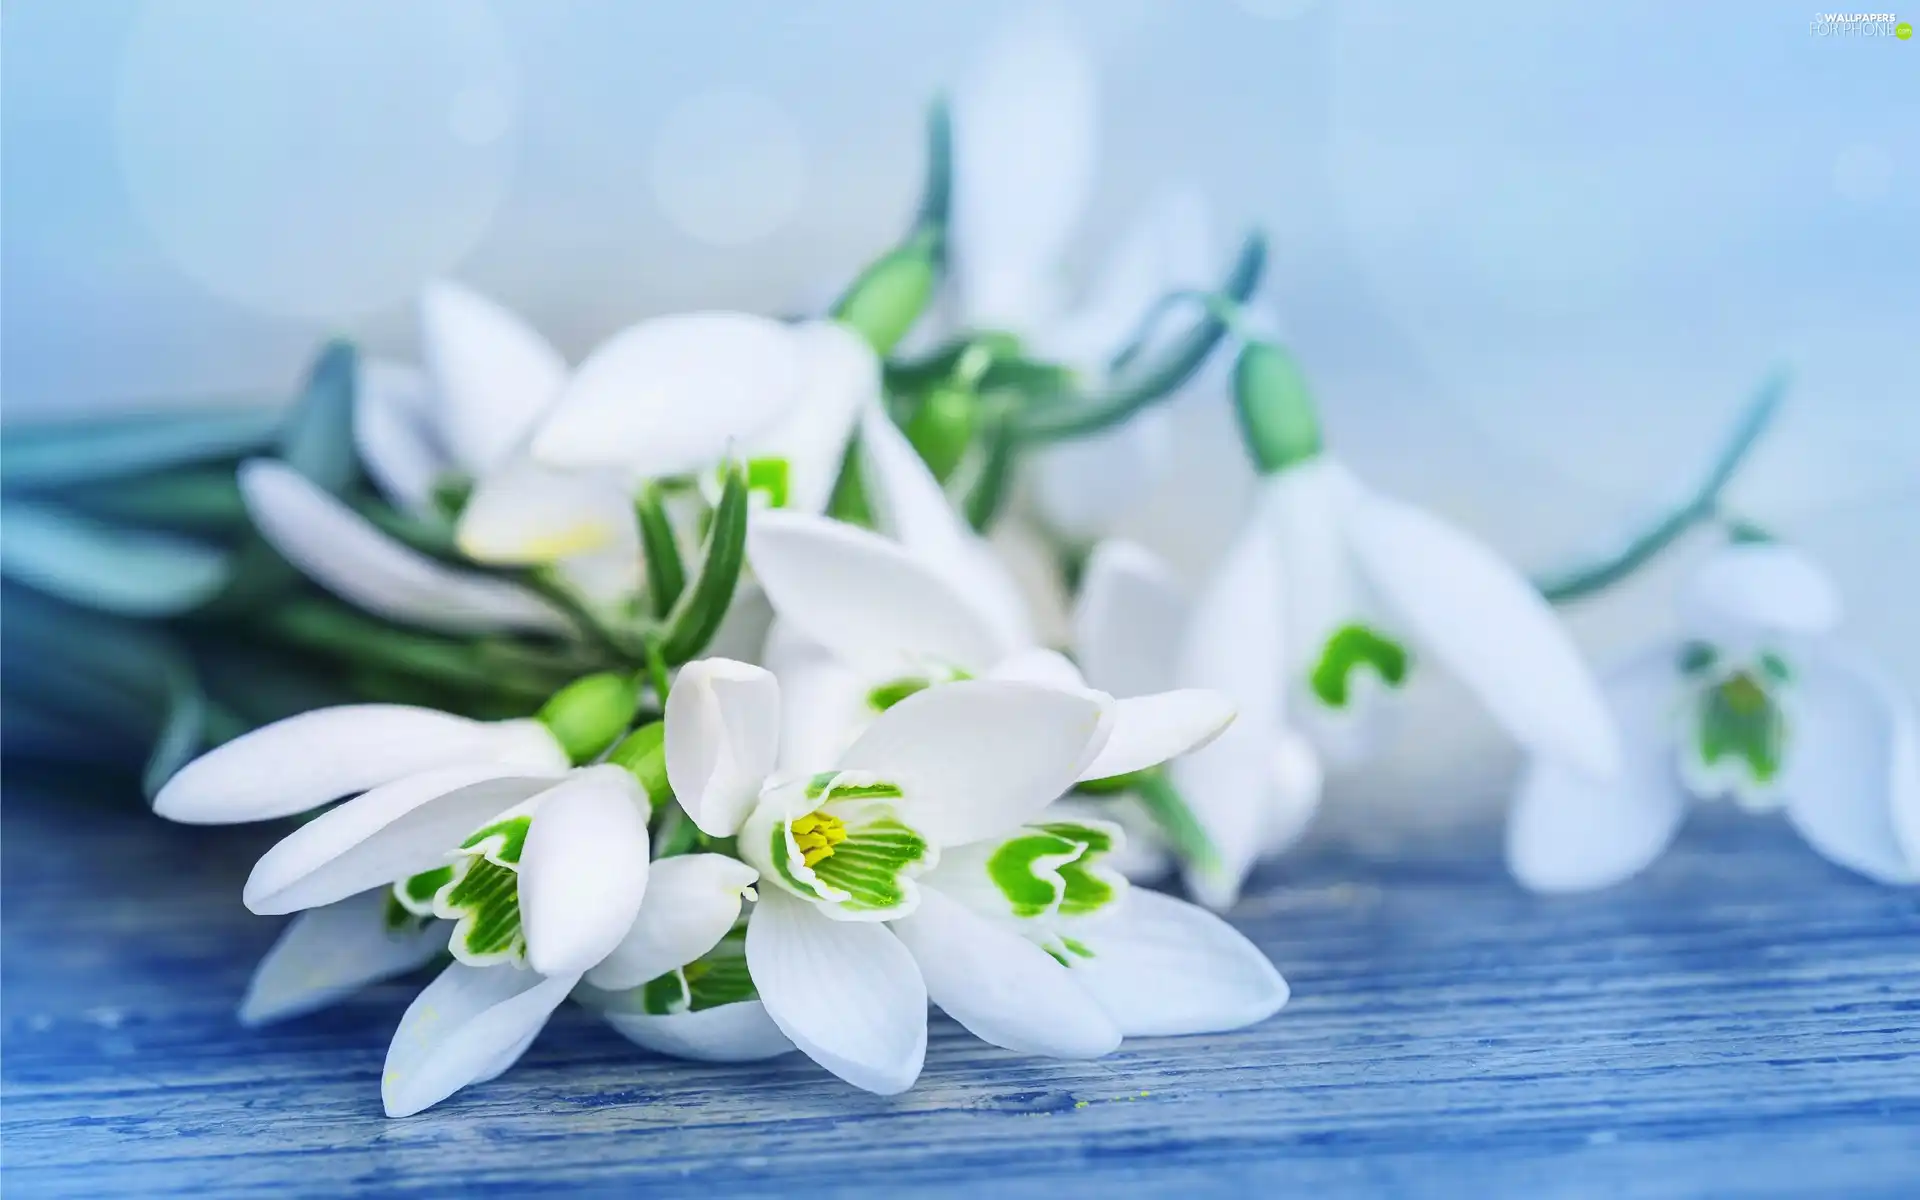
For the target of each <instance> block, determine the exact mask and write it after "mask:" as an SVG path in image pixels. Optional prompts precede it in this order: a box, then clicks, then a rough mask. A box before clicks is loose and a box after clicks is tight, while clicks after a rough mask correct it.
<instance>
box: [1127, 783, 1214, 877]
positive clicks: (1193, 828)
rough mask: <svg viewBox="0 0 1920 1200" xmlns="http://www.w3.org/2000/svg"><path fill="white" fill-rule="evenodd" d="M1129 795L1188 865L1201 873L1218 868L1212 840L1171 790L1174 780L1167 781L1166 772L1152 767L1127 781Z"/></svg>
mask: <svg viewBox="0 0 1920 1200" xmlns="http://www.w3.org/2000/svg"><path fill="white" fill-rule="evenodd" d="M1128 779H1129V782H1130V783H1131V784H1132V788H1131V790H1132V792H1133V794H1134V795H1136V796H1138V797H1139V798H1140V804H1141V807H1143V808H1145V809H1146V810H1147V813H1148V815H1149V816H1151V817H1152V818H1153V820H1154V824H1156V825H1158V826H1159V827H1160V832H1162V833H1164V834H1165V835H1166V837H1167V840H1168V841H1170V842H1172V843H1173V847H1174V849H1175V850H1176V851H1178V852H1179V854H1180V857H1181V858H1183V859H1185V860H1186V861H1187V863H1188V864H1190V865H1192V866H1195V867H1199V868H1201V869H1203V870H1210V869H1213V868H1214V867H1216V866H1218V865H1219V862H1220V855H1219V853H1218V852H1217V851H1216V850H1215V849H1214V847H1213V839H1211V838H1209V837H1208V836H1207V831H1206V830H1205V829H1203V828H1201V826H1200V820H1199V818H1198V817H1195V816H1194V815H1193V810H1192V809H1191V808H1189V807H1187V801H1186V798H1185V797H1183V796H1182V795H1181V794H1180V789H1179V788H1176V787H1174V786H1173V780H1171V779H1169V778H1168V777H1167V773H1166V771H1165V770H1163V769H1161V768H1159V767H1153V768H1150V769H1148V770H1145V771H1140V772H1137V773H1136V774H1134V775H1132V776H1129V777H1128Z"/></svg>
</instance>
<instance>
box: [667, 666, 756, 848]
mask: <svg viewBox="0 0 1920 1200" xmlns="http://www.w3.org/2000/svg"><path fill="white" fill-rule="evenodd" d="M666 723H667V731H666V758H667V782H668V783H670V784H672V785H673V794H674V796H675V797H676V798H678V799H679V801H680V807H681V808H683V809H685V810H686V813H687V816H689V817H691V818H692V819H693V823H694V824H695V825H696V826H698V827H699V829H700V831H701V832H702V833H705V834H707V835H708V836H710V837H731V836H732V835H733V834H735V833H737V832H739V829H740V823H741V822H742V821H744V820H746V819H747V814H748V813H749V812H751V811H752V810H753V806H754V803H755V801H756V800H757V799H758V798H759V796H760V788H761V785H762V784H764V783H765V782H766V780H767V777H768V776H769V775H771V774H773V770H774V767H775V765H776V764H777V763H778V761H779V754H780V684H779V681H778V680H777V679H775V677H774V675H773V673H772V672H771V671H768V670H766V669H765V668H762V667H756V666H753V665H751V664H749V663H743V662H735V661H733V660H732V659H728V658H703V659H700V660H698V661H697V662H691V663H688V664H687V665H686V666H684V667H682V668H681V669H680V674H679V677H678V678H677V679H676V680H675V681H674V685H673V690H672V691H671V692H669V693H668V695H667V711H666Z"/></svg>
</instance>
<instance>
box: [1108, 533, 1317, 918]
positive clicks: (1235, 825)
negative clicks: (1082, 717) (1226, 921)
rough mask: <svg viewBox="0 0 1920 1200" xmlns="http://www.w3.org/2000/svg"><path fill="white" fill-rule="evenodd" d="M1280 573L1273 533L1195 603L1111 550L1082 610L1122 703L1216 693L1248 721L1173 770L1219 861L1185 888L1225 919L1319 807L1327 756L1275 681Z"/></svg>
mask: <svg viewBox="0 0 1920 1200" xmlns="http://www.w3.org/2000/svg"><path fill="white" fill-rule="evenodd" d="M1276 565H1277V557H1276V553H1275V547H1274V546H1273V544H1272V539H1271V538H1269V537H1268V536H1267V534H1266V532H1265V531H1264V530H1259V529H1256V530H1254V531H1252V532H1249V533H1243V534H1242V535H1241V543H1240V544H1238V545H1236V546H1235V547H1234V548H1233V551H1232V552H1231V553H1230V554H1229V555H1228V556H1227V557H1226V559H1225V560H1224V561H1223V564H1222V566H1221V568H1220V569H1219V570H1218V571H1217V572H1216V573H1215V574H1214V576H1213V577H1212V578H1211V579H1210V580H1209V581H1208V583H1207V585H1206V586H1205V588H1204V589H1203V591H1202V593H1201V595H1200V596H1199V597H1198V598H1197V599H1195V598H1193V597H1189V596H1188V595H1187V593H1186V591H1185V590H1184V589H1183V588H1182V587H1181V586H1180V584H1179V582H1178V581H1177V580H1176V579H1175V578H1174V576H1173V574H1172V572H1171V570H1170V569H1169V568H1168V567H1167V566H1166V565H1165V564H1164V563H1162V562H1161V561H1160V560H1159V559H1158V558H1156V557H1154V555H1153V554H1152V553H1151V552H1149V551H1148V550H1146V549H1145V548H1143V547H1141V546H1139V545H1136V544H1134V543H1132V542H1127V541H1121V540H1117V539H1109V540H1107V541H1104V542H1101V543H1100V544H1099V545H1098V546H1096V547H1095V548H1094V551H1093V553H1092V554H1091V555H1090V556H1089V557H1088V560H1087V565H1086V569H1085V571H1084V573H1083V575H1082V578H1081V584H1080V592H1079V595H1078V597H1077V598H1076V603H1075V606H1074V614H1073V621H1074V643H1075V645H1076V647H1078V650H1079V657H1080V665H1081V667H1082V669H1084V670H1085V672H1086V676H1087V682H1088V683H1089V684H1091V685H1093V686H1094V687H1097V688H1100V689H1102V690H1103V691H1106V692H1110V693H1112V694H1113V695H1116V696H1140V695H1149V694H1152V693H1155V692H1159V691H1162V690H1164V689H1167V688H1176V687H1188V688H1207V689H1214V690H1217V691H1219V692H1220V693H1221V694H1223V695H1225V696H1227V697H1228V698H1229V699H1230V700H1232V702H1233V703H1234V705H1235V707H1236V709H1237V710H1238V714H1239V715H1238V716H1237V717H1236V718H1235V720H1234V723H1233V725H1232V726H1231V727H1229V728H1228V729H1227V730H1226V731H1225V732H1224V733H1222V734H1221V735H1220V736H1219V737H1217V738H1215V739H1214V740H1213V741H1212V742H1211V743H1209V744H1208V745H1206V746H1204V747H1201V748H1200V749H1197V750H1195V751H1193V752H1192V753H1190V754H1187V755H1185V756H1183V757H1181V758H1179V759H1176V760H1174V761H1173V762H1172V763H1170V764H1169V765H1168V768H1167V770H1168V776H1169V778H1170V780H1171V782H1172V783H1173V786H1174V787H1175V788H1176V789H1177V790H1178V794H1179V796H1180V798H1181V799H1182V800H1183V801H1184V802H1185V803H1186V805H1187V807H1188V808H1189V809H1190V810H1191V811H1192V812H1193V813H1194V815H1195V817H1196V818H1197V819H1198V820H1199V822H1200V824H1201V826H1202V828H1203V829H1204V830H1205V832H1206V833H1207V837H1208V841H1209V842H1210V843H1211V848H1212V851H1213V854H1212V856H1211V858H1210V859H1208V860H1205V861H1189V862H1187V863H1185V864H1184V866H1185V874H1186V883H1187V888H1188V890H1189V891H1191V892H1192V893H1193V894H1194V895H1195V896H1197V897H1199V898H1200V899H1201V900H1202V901H1203V902H1205V903H1207V904H1209V905H1211V906H1213V907H1216V908H1225V907H1227V906H1228V905H1231V904H1232V903H1233V901H1234V900H1235V899H1236V898H1237V897H1238V895H1239V890H1240V884H1241V882H1242V881H1243V880H1244V879H1245V878H1246V875H1247V872H1248V871H1249V870H1250V869H1251V868H1252V866H1253V864H1254V863H1255V862H1256V861H1258V860H1259V859H1261V858H1264V857H1267V856H1269V855H1272V854H1277V853H1279V852H1280V851H1282V850H1285V849H1286V848H1287V847H1288V846H1290V845H1292V844H1293V842H1294V840H1295V839H1296V838H1298V837H1299V835H1300V833H1301V831H1302V830H1303V829H1304V828H1305V827H1306V824H1307V822H1308V821H1309V820H1310V819H1311V818H1312V816H1313V813H1314V811H1315V809H1316V808H1317V807H1318V806H1319V802H1320V788H1321V767H1320V759H1319V756H1318V755H1317V754H1316V753H1315V752H1314V749H1313V747H1312V745H1311V744H1309V743H1308V742H1307V740H1306V739H1305V738H1304V737H1303V736H1302V735H1301V734H1299V733H1298V732H1297V731H1295V730H1293V729H1292V728H1291V727H1290V726H1288V725H1287V723H1286V721H1285V711H1284V703H1283V700H1284V697H1283V695H1282V689H1281V687H1280V684H1279V677H1278V673H1277V672H1276V671H1275V670H1274V669H1273V664H1274V663H1275V662H1276V661H1278V658H1279V647H1280V639H1279V635H1278V622H1276V621H1275V620H1274V614H1275V612H1276V611H1277V597H1278V594H1279V592H1278V586H1277V581H1278V573H1277V570H1276ZM1147 782H1148V785H1149V786H1151V785H1152V781H1147ZM1155 865H1157V864H1155V863H1154V862H1153V861H1152V860H1151V859H1148V860H1146V861H1145V862H1143V863H1142V866H1143V869H1146V870H1149V871H1150V870H1152V869H1153V868H1154V866H1155Z"/></svg>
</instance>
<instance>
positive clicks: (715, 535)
mask: <svg viewBox="0 0 1920 1200" xmlns="http://www.w3.org/2000/svg"><path fill="white" fill-rule="evenodd" d="M748 508H749V504H748V497H747V472H746V469H745V468H744V467H743V466H741V465H740V464H739V463H733V464H731V465H729V466H728V468H727V475H726V484H725V486H724V487H723V488H722V490H721V492H720V503H719V504H717V505H716V506H714V510H713V523H712V525H711V526H710V527H709V528H708V530H707V544H706V553H705V555H704V557H703V558H702V560H701V563H700V574H699V575H698V576H697V577H696V578H695V579H694V581H693V583H692V585H691V586H690V587H688V588H687V590H686V592H685V593H684V594H682V595H681V597H680V600H679V603H677V604H675V605H674V606H673V611H672V612H671V613H669V614H668V615H667V619H666V632H665V634H664V636H663V637H662V638H661V641H660V652H661V654H662V655H664V656H665V657H666V660H667V662H668V663H669V664H672V665H676V666H677V665H678V664H680V663H683V662H687V661H689V660H691V659H692V658H694V657H696V656H697V655H698V654H699V653H700V652H701V651H702V650H704V649H706V647H707V643H708V642H710V641H712V640H713V635H714V632H715V631H716V630H718V629H719V628H720V622H721V621H722V620H723V619H724V618H725V617H726V615H727V608H728V606H729V605H731V604H732V603H733V592H734V588H735V587H736V586H738V584H739V582H740V568H741V567H742V566H744V565H745V564H746V557H747V510H748Z"/></svg>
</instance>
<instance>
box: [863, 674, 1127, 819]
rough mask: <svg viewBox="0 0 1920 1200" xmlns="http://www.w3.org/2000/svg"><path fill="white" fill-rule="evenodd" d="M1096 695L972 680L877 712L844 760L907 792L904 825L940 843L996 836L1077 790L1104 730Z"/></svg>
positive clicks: (931, 690) (929, 690)
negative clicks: (1088, 753) (1076, 783)
mask: <svg viewBox="0 0 1920 1200" xmlns="http://www.w3.org/2000/svg"><path fill="white" fill-rule="evenodd" d="M1101 707H1102V706H1101V703H1100V701H1099V700H1097V699H1095V698H1092V697H1090V696H1086V695H1081V694H1076V693H1073V692H1065V691H1061V690H1059V689H1058V688H1051V687H1043V686H1038V685H1035V684H1029V683H1014V682H1006V681H1001V680H989V679H972V680H963V681H961V682H959V683H947V684H941V685H940V686H938V687H931V688H927V689H926V690H925V691H921V692H917V693H915V694H914V695H911V696H908V697H907V698H906V699H904V700H902V701H900V702H899V703H898V704H895V705H894V706H893V707H892V708H889V709H888V710H887V711H886V712H884V713H881V714H880V716H879V717H878V718H876V719H875V721H874V723H873V724H872V725H870V726H868V728H867V731H866V732H865V733H863V734H861V735H860V737H859V738H858V739H857V740H856V741H855V742H854V743H853V745H852V746H850V747H848V748H847V752H846V753H845V754H843V755H841V757H840V763H839V765H840V767H841V768H843V769H847V770H858V771H872V772H873V773H875V774H876V775H878V776H879V777H880V778H882V779H885V780H889V781H891V782H894V783H897V784H898V785H899V786H900V788H901V789H902V791H903V792H904V793H905V799H903V800H902V801H901V813H902V816H903V817H904V818H905V819H906V821H907V822H908V824H910V825H912V826H913V827H914V828H915V829H918V830H919V831H920V832H921V833H922V834H924V835H926V836H927V837H929V838H931V839H932V840H933V841H934V842H935V843H936V844H938V845H942V846H957V845H962V844H964V843H967V842H972V841H981V840H984V839H986V838H991V837H997V836H999V835H1000V834H1003V833H1005V832H1007V831H1008V830H1010V829H1012V828H1014V827H1015V826H1017V825H1021V824H1023V823H1025V822H1026V821H1029V820H1031V819H1032V818H1033V817H1034V816H1035V815H1036V814H1038V813H1039V812H1040V810H1041V809H1043V808H1045V807H1046V806H1047V805H1048V804H1049V803H1051V802H1052V801H1054V800H1056V799H1058V798H1059V796H1060V795H1061V793H1063V792H1065V791H1066V790H1067V789H1068V788H1069V787H1070V786H1072V784H1073V781H1074V778H1075V776H1076V773H1077V772H1078V770H1079V768H1080V765H1081V764H1082V763H1083V762H1084V761H1085V759H1084V754H1085V750H1086V746H1087V744H1088V742H1089V741H1091V739H1092V738H1093V737H1094V735H1095V733H1096V732H1097V731H1098V729H1099V727H1100V715H1101Z"/></svg>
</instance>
